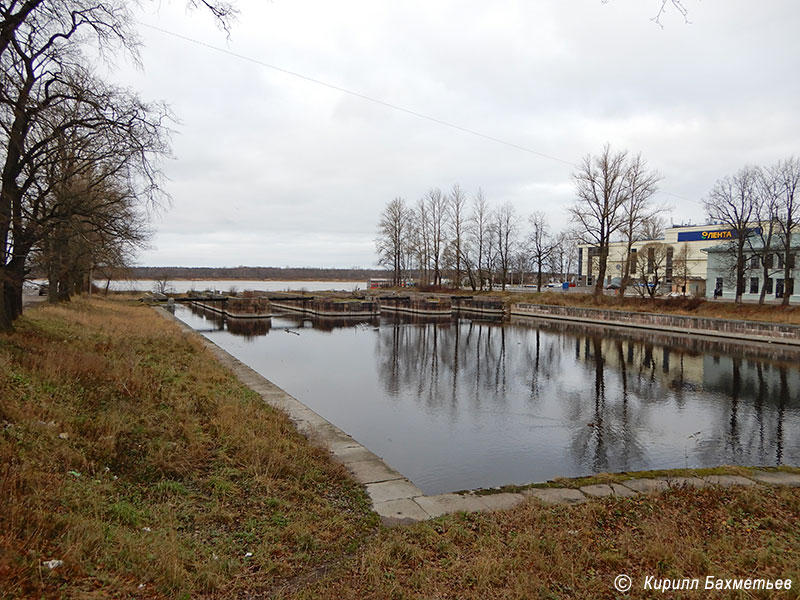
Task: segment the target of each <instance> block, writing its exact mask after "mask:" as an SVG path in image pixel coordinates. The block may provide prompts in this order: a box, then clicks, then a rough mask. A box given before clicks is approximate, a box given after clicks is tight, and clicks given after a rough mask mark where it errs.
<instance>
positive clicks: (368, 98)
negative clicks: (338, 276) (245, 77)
mask: <svg viewBox="0 0 800 600" xmlns="http://www.w3.org/2000/svg"><path fill="white" fill-rule="evenodd" d="M139 24H140V25H142V26H144V27H147V28H148V29H153V30H155V31H158V32H161V33H163V34H165V35H169V36H172V37H174V38H178V39H180V40H184V41H186V42H189V43H192V44H196V45H198V46H202V47H203V48H208V49H209V50H214V51H216V52H220V53H222V54H227V55H228V56H233V57H234V58H238V59H240V60H245V61H247V62H251V63H253V64H256V65H259V66H262V67H266V68H268V69H272V70H274V71H278V72H280V73H284V74H286V75H291V76H292V77H297V78H298V79H303V80H305V81H308V82H310V83H314V84H316V85H321V86H323V87H326V88H329V89H332V90H336V91H337V92H342V93H343V94H349V95H350V96H355V97H356V98H360V99H362V100H366V101H368V102H373V103H374V104H379V105H381V106H385V107H387V108H391V109H392V110H397V111H400V112H404V113H406V114H408V115H412V116H414V117H417V118H420V119H425V120H426V121H431V122H432V123H437V124H438V125H442V126H444V127H449V128H451V129H455V130H457V131H461V132H463V133H467V134H469V135H474V136H477V137H480V138H483V139H485V140H490V141H492V142H496V143H498V144H503V145H504V146H509V147H510V148H515V149H517V150H522V151H523V152H528V153H530V154H535V155H536V156H541V157H542V158H547V159H549V160H553V161H556V162H560V163H563V164H565V165H569V166H570V167H575V166H577V165H576V164H575V163H573V162H571V161H568V160H564V159H563V158H558V157H556V156H551V155H549V154H545V153H544V152H537V151H536V150H532V149H531V148H527V147H525V146H521V145H519V144H515V143H514V142H508V141H506V140H503V139H500V138H497V137H494V136H492V135H488V134H485V133H481V132H480V131H475V130H474V129H469V128H467V127H462V126H461V125H456V124H455V123H450V122H448V121H443V120H442V119H437V118H436V117H431V116H430V115H426V114H424V113H421V112H417V111H415V110H411V109H409V108H404V107H402V106H399V105H397V104H392V103H391V102H386V101H385V100H379V99H378V98H373V97H371V96H367V95H366V94H361V93H359V92H354V91H353V90H348V89H347V88H343V87H340V86H338V85H334V84H332V83H327V82H325V81H321V80H319V79H314V78H313V77H308V76H307V75H302V74H301V73H297V72H295V71H290V70H289V69H284V68H282V67H277V66H275V65H271V64H269V63H267V62H264V61H263V60H259V59H257V58H252V57H250V56H246V55H244V54H239V53H238V52H233V51H232V50H227V49H225V48H220V47H219V46H214V45H212V44H207V43H206V42H201V41H200V40H197V39H194V38H190V37H188V36H185V35H181V34H179V33H175V32H173V31H168V30H166V29H162V28H161V27H156V26H155V25H150V24H148V23H144V22H142V21H139Z"/></svg>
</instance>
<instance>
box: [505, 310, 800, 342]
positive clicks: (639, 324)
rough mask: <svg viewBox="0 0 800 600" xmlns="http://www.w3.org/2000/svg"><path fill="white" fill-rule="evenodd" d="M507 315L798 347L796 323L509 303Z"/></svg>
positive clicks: (799, 333) (798, 333)
mask: <svg viewBox="0 0 800 600" xmlns="http://www.w3.org/2000/svg"><path fill="white" fill-rule="evenodd" d="M511 314H512V315H518V316H531V317H540V318H547V319H558V320H563V321H578V322H583V323H595V324H605V325H615V326H622V327H636V328H640V329H654V330H657V331H672V332H677V333H690V334H698V335H711V336H717V337H726V338H735V339H739V340H743V341H753V342H767V343H781V344H791V345H796V346H800V326H797V325H785V324H782V323H762V322H758V321H738V320H733V319H713V318H707V317H689V316H684V315H665V314H652V313H639V312H627V311H621V310H605V309H600V308H581V307H575V306H551V305H546V304H513V305H512V306H511Z"/></svg>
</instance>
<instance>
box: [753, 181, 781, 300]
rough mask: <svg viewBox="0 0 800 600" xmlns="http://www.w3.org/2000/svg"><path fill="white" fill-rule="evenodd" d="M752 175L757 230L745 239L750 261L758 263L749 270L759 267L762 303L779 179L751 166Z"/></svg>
mask: <svg viewBox="0 0 800 600" xmlns="http://www.w3.org/2000/svg"><path fill="white" fill-rule="evenodd" d="M753 172H754V175H755V185H754V202H755V208H754V211H755V214H754V220H755V221H756V222H757V223H758V227H754V228H752V229H751V230H750V232H749V233H750V235H748V236H747V238H746V240H747V246H748V247H749V249H750V252H751V254H752V257H753V260H754V261H755V263H757V264H751V268H758V267H761V292H760V294H759V297H758V303H759V304H764V300H765V299H766V297H767V280H768V279H769V274H770V270H771V269H772V255H773V252H774V250H773V248H772V246H773V239H775V238H776V237H777V230H778V216H779V204H780V199H781V190H780V182H779V180H777V179H774V178H772V177H770V175H769V172H768V171H764V170H763V169H760V168H758V167H754V169H753ZM754 242H757V243H754Z"/></svg>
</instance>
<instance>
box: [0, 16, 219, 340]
mask: <svg viewBox="0 0 800 600" xmlns="http://www.w3.org/2000/svg"><path fill="white" fill-rule="evenodd" d="M189 4H190V5H201V4H202V5H204V6H206V7H207V8H209V9H211V10H212V12H213V13H214V14H215V16H216V17H217V18H218V19H222V20H223V21H222V22H223V24H227V22H228V20H229V19H230V18H232V17H233V15H234V12H235V11H234V10H233V7H232V5H230V4H228V3H225V2H212V1H210V0H207V1H206V0H198V1H195V0H191V1H190V2H189ZM132 5H133V3H131V2H125V1H124V0H100V1H96V2H92V1H90V0H10V1H8V2H2V3H0V127H1V128H0V156H2V163H3V164H2V184H1V185H0V331H2V330H8V329H10V328H11V324H12V322H13V320H14V319H15V318H16V317H17V316H19V315H20V314H21V312H22V281H23V280H24V276H25V272H26V268H27V267H26V264H27V261H28V257H29V256H30V254H31V252H32V251H33V250H34V247H35V245H36V243H37V242H38V241H39V239H40V238H41V236H42V235H43V233H42V230H45V231H46V227H42V226H40V224H39V223H38V222H37V219H38V217H39V216H41V215H36V214H35V212H36V211H35V210H32V209H31V206H32V205H37V206H39V207H41V206H43V205H45V204H46V203H47V202H48V199H49V198H50V197H51V196H52V195H51V193H50V190H48V187H51V186H49V184H48V183H47V182H46V181H45V180H44V176H45V175H44V173H45V171H46V169H43V166H44V165H47V164H48V161H49V160H51V158H52V156H53V151H54V146H55V145H56V144H57V143H59V141H61V142H63V140H64V139H65V136H64V133H65V132H66V131H68V130H70V129H76V128H84V129H86V128H91V127H94V126H96V124H97V123H96V122H97V121H98V117H97V116H96V115H97V114H102V115H104V117H103V118H99V121H103V120H105V121H107V122H109V121H115V120H116V122H117V124H118V125H119V126H121V127H123V128H124V127H126V126H127V127H130V128H133V129H139V130H141V121H140V120H137V119H134V120H132V121H131V120H129V121H127V122H125V121H124V119H125V118H127V117H129V116H130V115H126V116H124V117H121V118H119V119H117V118H116V116H115V115H114V111H115V109H116V107H115V105H114V104H113V103H111V104H103V102H108V96H109V95H108V94H107V93H105V92H104V93H101V94H100V96H101V98H99V101H97V102H94V103H93V100H92V98H91V96H92V94H91V93H87V92H91V91H92V88H91V87H86V86H85V85H83V84H85V83H86V82H88V81H92V82H93V84H92V85H95V84H98V83H99V80H98V79H97V77H96V76H94V75H89V74H90V73H91V70H90V69H87V68H86V67H85V66H84V65H85V61H86V59H85V56H84V55H83V53H82V49H83V48H84V47H85V46H86V45H87V44H90V45H93V46H94V47H95V48H96V49H97V50H99V54H100V55H101V56H106V55H108V54H109V53H113V52H114V51H116V50H118V49H120V48H124V49H125V50H127V51H128V52H129V53H130V56H132V57H134V59H136V58H137V53H136V50H137V47H138V45H139V40H138V38H137V36H136V32H135V29H134V28H133V26H132V25H133V23H134V19H133V16H132V12H131V10H132ZM76 82H77V83H78V85H76ZM108 89H109V88H108V86H106V87H105V91H108ZM78 90H79V91H78ZM104 95H105V96H106V98H102V96H104ZM76 103H77V104H82V105H83V106H84V107H90V108H92V109H93V110H94V112H95V113H96V115H95V117H94V119H93V121H94V122H90V123H87V122H86V121H85V120H83V119H85V117H86V116H87V114H89V113H90V112H91V111H83V112H82V113H81V119H82V120H81V121H79V122H78V123H70V122H69V121H63V120H61V121H58V119H59V117H60V116H63V115H66V114H69V111H68V110H64V106H65V105H70V104H72V105H75V104H76ZM151 116H153V112H152V111H149V114H148V117H151ZM145 120H148V119H147V118H146V119H145ZM156 124H157V125H158V126H161V123H156ZM118 131H122V129H119V130H118ZM141 150H142V153H141V156H142V157H143V158H145V160H144V161H140V165H142V166H144V165H145V164H146V163H148V162H149V159H150V158H151V157H152V156H148V153H149V152H150V151H151V148H148V147H146V146H142V147H141ZM159 151H160V150H159ZM149 166H150V165H148V171H149V172H145V173H144V174H145V177H146V178H149V177H150V176H152V175H154V174H155V170H149ZM140 174H141V173H140ZM34 208H35V207H34Z"/></svg>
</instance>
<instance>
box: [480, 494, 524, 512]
mask: <svg viewBox="0 0 800 600" xmlns="http://www.w3.org/2000/svg"><path fill="white" fill-rule="evenodd" d="M480 498H481V502H483V504H484V505H486V508H487V509H488V510H508V509H509V508H514V507H515V506H516V505H517V504H521V503H522V502H523V501H524V500H525V496H523V495H522V494H511V493H508V492H503V493H500V494H486V495H485V496H481V497H480Z"/></svg>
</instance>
